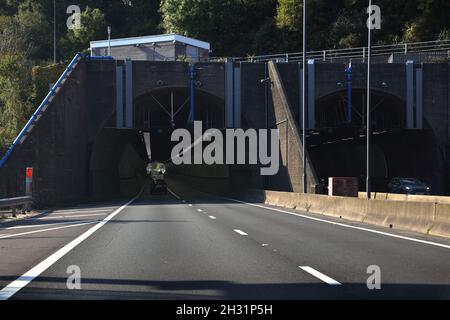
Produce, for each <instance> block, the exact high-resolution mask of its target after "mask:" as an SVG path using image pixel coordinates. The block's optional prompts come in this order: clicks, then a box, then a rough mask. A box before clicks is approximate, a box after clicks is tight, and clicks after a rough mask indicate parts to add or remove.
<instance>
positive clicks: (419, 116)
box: [416, 68, 423, 129]
mask: <svg viewBox="0 0 450 320" xmlns="http://www.w3.org/2000/svg"><path fill="white" fill-rule="evenodd" d="M416 129H423V69H422V68H418V69H417V70H416Z"/></svg>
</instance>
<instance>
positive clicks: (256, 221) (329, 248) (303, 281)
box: [0, 184, 450, 299]
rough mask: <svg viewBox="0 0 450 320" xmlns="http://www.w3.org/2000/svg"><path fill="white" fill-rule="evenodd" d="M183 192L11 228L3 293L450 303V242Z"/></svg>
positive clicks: (0, 264) (1, 261) (1, 255)
mask: <svg viewBox="0 0 450 320" xmlns="http://www.w3.org/2000/svg"><path fill="white" fill-rule="evenodd" d="M171 190H172V191H173V194H169V195H167V196H164V195H153V196H150V195H148V192H147V191H146V190H145V191H144V192H143V194H141V195H140V197H138V198H136V199H135V200H134V201H132V202H129V203H128V205H127V206H123V204H124V202H122V203H118V202H116V203H106V204H105V203H104V204H95V205H89V206H78V207H74V208H65V209H62V210H54V211H53V212H51V213H48V214H45V215H43V216H40V217H36V218H35V219H29V220H26V221H20V222H16V223H14V224H9V225H2V226H0V288H3V289H1V291H0V299H2V298H3V299H7V298H10V299H392V298H401V299H415V298H421V299H449V298H450V241H447V240H444V239H438V238H423V237H421V236H418V235H411V234H405V233H398V232H396V231H393V230H383V229H379V228H378V229H377V228H374V227H371V226H367V225H360V224H354V223H349V222H344V221H342V220H339V221H336V220H333V219H330V218H324V217H322V216H321V217H318V216H314V215H310V214H309V215H305V216H303V215H302V213H300V212H295V214H290V213H291V212H293V211H289V210H282V211H276V210H273V208H270V207H267V206H261V205H258V204H247V203H240V202H235V201H232V200H228V199H222V198H218V197H213V196H209V195H205V194H202V193H199V192H197V191H194V190H192V189H190V188H185V187H183V186H180V185H177V184H171ZM298 214H300V215H298ZM104 219H106V220H104ZM380 232H386V233H389V234H384V233H380ZM71 266H76V268H79V271H80V273H81V278H80V279H81V289H80V290H77V289H74V290H69V289H68V287H67V280H68V277H69V276H70V275H71V274H70V273H68V268H69V270H73V269H70V267H71ZM369 266H376V267H378V268H379V270H380V279H381V283H380V284H381V289H379V290H377V289H373V290H369V289H368V287H367V280H368V278H369V276H371V274H369V273H368V272H367V269H368V267H369Z"/></svg>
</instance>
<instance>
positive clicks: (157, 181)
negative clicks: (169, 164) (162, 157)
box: [150, 176, 167, 194]
mask: <svg viewBox="0 0 450 320" xmlns="http://www.w3.org/2000/svg"><path fill="white" fill-rule="evenodd" d="M155 193H161V194H167V185H166V181H165V180H164V176H152V177H151V178H150V194H155Z"/></svg>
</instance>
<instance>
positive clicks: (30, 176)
mask: <svg viewBox="0 0 450 320" xmlns="http://www.w3.org/2000/svg"><path fill="white" fill-rule="evenodd" d="M26 177H27V179H33V168H27V171H26Z"/></svg>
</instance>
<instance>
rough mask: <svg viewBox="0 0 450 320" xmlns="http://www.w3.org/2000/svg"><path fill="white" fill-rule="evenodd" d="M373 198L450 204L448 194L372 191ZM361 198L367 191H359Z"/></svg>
mask: <svg viewBox="0 0 450 320" xmlns="http://www.w3.org/2000/svg"><path fill="white" fill-rule="evenodd" d="M371 195H372V199H376V200H394V201H414V202H433V203H445V204H450V197H446V196H427V195H418V194H396V193H385V192H372V194H371ZM358 197H359V198H366V193H365V192H359V193H358Z"/></svg>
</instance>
